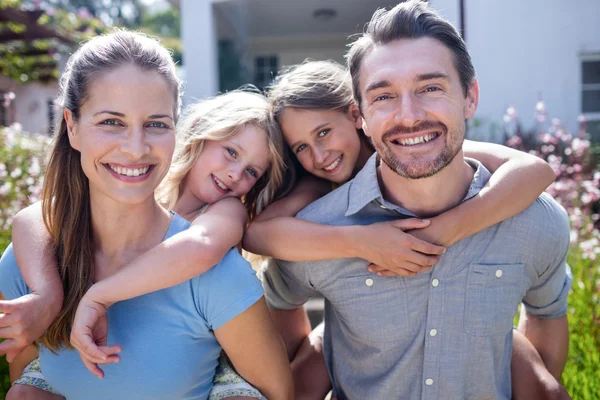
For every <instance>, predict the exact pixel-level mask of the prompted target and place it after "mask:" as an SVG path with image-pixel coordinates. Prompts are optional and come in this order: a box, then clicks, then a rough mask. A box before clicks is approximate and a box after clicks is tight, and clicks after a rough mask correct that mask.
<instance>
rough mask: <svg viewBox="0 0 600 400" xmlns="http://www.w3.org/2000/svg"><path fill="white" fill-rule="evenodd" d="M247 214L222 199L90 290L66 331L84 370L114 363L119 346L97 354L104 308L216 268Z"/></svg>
mask: <svg viewBox="0 0 600 400" xmlns="http://www.w3.org/2000/svg"><path fill="white" fill-rule="evenodd" d="M247 220H248V214H247V212H246V209H245V207H244V205H243V204H242V203H241V202H240V200H239V199H237V198H232V197H229V198H225V199H223V200H221V201H219V202H217V203H215V204H212V205H211V206H209V207H208V209H207V210H206V212H204V213H203V214H202V215H200V216H198V217H197V218H196V219H195V220H194V221H193V222H192V224H191V226H190V228H189V229H187V230H185V231H182V232H179V233H177V234H176V235H173V236H172V237H171V238H169V239H167V240H165V241H164V242H162V243H160V244H159V245H158V246H156V247H154V248H153V249H151V250H149V251H147V252H146V253H144V254H142V255H141V256H139V257H138V258H136V259H135V260H134V261H133V262H131V263H130V264H128V265H126V266H125V267H123V268H121V269H120V270H119V271H118V272H116V273H115V274H113V275H111V276H109V277H108V278H106V279H103V280H101V281H99V282H97V283H96V284H94V285H93V286H92V287H91V288H90V289H89V290H88V291H87V293H86V294H85V295H84V297H83V298H82V300H81V302H80V303H79V306H78V307H77V312H76V314H75V320H74V322H73V327H72V330H71V344H72V345H73V347H75V348H76V349H77V350H78V351H79V353H80V355H81V357H82V359H83V360H84V364H85V365H86V367H87V368H88V369H89V370H90V372H92V373H93V374H94V375H96V376H102V371H101V370H100V369H99V368H98V366H97V365H96V364H106V363H107V362H115V357H111V355H113V354H114V353H116V352H118V351H117V348H118V346H112V347H111V348H108V349H107V348H102V349H101V348H100V347H99V346H98V344H99V343H98V342H97V341H98V339H99V338H101V337H104V336H105V335H106V333H107V332H106V331H107V329H108V325H107V324H103V323H102V324H101V323H100V322H101V321H103V320H104V319H105V316H106V311H107V309H108V307H110V306H111V305H112V304H114V303H115V302H117V301H123V300H127V299H130V298H133V297H137V296H141V295H144V294H146V293H150V292H154V291H157V290H161V289H165V288H168V287H171V286H175V285H178V284H180V283H182V282H185V281H187V280H189V279H192V278H193V277H195V276H198V275H200V274H202V273H204V272H206V271H207V270H209V269H210V268H212V267H213V266H214V265H216V264H217V263H218V262H219V261H220V260H221V259H222V258H223V257H224V256H225V254H226V253H227V251H229V249H231V248H232V247H233V246H235V245H236V244H238V243H239V242H240V240H241V238H242V235H243V233H244V227H245V225H246V222H247Z"/></svg>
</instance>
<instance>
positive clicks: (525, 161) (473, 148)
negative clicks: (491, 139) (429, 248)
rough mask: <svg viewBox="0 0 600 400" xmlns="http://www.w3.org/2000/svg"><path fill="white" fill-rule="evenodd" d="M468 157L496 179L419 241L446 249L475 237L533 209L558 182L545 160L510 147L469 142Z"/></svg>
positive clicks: (425, 231)
mask: <svg viewBox="0 0 600 400" xmlns="http://www.w3.org/2000/svg"><path fill="white" fill-rule="evenodd" d="M463 149H464V152H465V156H467V157H471V158H475V159H477V160H479V161H480V162H481V163H482V164H483V165H484V166H485V167H486V168H487V169H488V170H490V172H492V173H493V174H492V176H491V178H490V180H489V181H488V183H487V184H486V185H485V187H483V188H482V189H481V191H480V192H479V193H478V194H477V195H476V196H475V197H473V198H472V199H470V200H468V201H465V202H464V203H462V204H460V205H459V206H457V207H455V208H453V209H452V210H449V211H447V212H445V213H443V214H441V215H439V216H437V217H435V218H431V225H430V226H429V227H427V228H425V229H421V230H418V231H413V232H411V234H415V235H416V236H417V237H419V238H422V239H425V240H427V241H430V242H432V243H436V244H439V245H442V246H450V245H451V244H453V243H455V242H457V241H459V240H461V239H464V238H465V237H468V236H471V235H473V234H474V233H477V232H479V231H481V230H483V229H485V228H488V227H490V226H492V225H495V224H497V223H499V222H501V221H503V220H505V219H507V218H510V217H513V216H515V215H517V214H518V213H520V212H521V211H523V210H525V209H526V208H527V207H529V206H530V205H531V204H532V203H533V202H534V201H535V199H537V198H538V196H539V195H540V194H542V192H543V191H544V190H546V188H547V187H548V186H549V185H550V184H551V183H552V182H554V178H555V175H554V171H553V170H552V168H551V167H550V166H549V165H548V164H547V163H546V162H545V161H544V160H542V159H541V158H538V157H536V156H534V155H531V154H527V153H524V152H522V151H519V150H514V149H511V148H509V147H506V146H502V145H498V144H492V143H482V142H473V141H469V140H466V141H465V144H464V147H463Z"/></svg>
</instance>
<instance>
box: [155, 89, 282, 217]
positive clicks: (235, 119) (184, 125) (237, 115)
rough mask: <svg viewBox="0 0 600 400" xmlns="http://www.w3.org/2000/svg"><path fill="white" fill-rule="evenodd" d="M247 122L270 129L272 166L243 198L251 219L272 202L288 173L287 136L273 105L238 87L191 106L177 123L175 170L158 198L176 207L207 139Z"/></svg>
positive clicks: (218, 137)
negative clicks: (284, 174)
mask: <svg viewBox="0 0 600 400" xmlns="http://www.w3.org/2000/svg"><path fill="white" fill-rule="evenodd" d="M247 125H254V126H257V127H259V128H261V129H263V130H264V131H265V132H267V139H268V145H269V154H268V155H266V156H268V157H269V159H270V166H269V169H268V170H267V171H266V172H265V173H264V174H263V176H262V177H261V178H260V179H259V180H258V181H257V182H256V184H255V185H254V187H252V189H251V190H250V191H249V192H248V193H247V194H246V195H245V196H243V197H242V199H241V200H242V202H243V203H244V205H245V206H246V209H247V210H248V215H249V217H250V220H252V219H253V218H254V217H256V216H257V215H258V214H259V213H260V212H261V211H262V210H264V209H265V207H266V206H267V205H269V204H270V203H271V202H272V201H273V199H274V197H275V193H276V192H277V190H278V188H279V187H280V186H281V183H282V180H283V173H284V162H283V158H282V153H283V137H282V134H281V131H280V130H279V127H278V125H277V124H276V123H275V121H274V119H273V117H272V114H271V106H270V105H269V103H268V101H267V99H266V98H265V97H264V96H262V95H261V94H258V93H252V92H248V91H243V90H234V91H231V92H228V93H225V94H221V95H218V96H216V97H213V98H210V99H206V100H202V101H200V102H198V103H196V104H193V105H191V106H189V107H188V109H187V112H186V113H185V115H184V116H183V117H182V118H181V121H180V123H179V124H178V126H177V132H178V135H179V138H178V139H179V140H178V146H177V149H176V150H175V156H174V160H173V163H172V165H171V169H170V170H169V173H168V175H167V177H166V178H165V180H164V181H163V183H162V184H161V186H160V187H159V190H158V199H159V201H161V202H162V203H163V204H165V205H166V207H168V208H173V206H174V205H175V203H176V202H177V200H179V197H180V196H181V194H182V191H183V185H184V184H185V183H186V182H185V177H186V176H187V173H188V172H189V171H190V169H191V168H192V166H193V165H194V163H195V162H196V160H197V159H198V156H199V155H200V153H201V152H202V149H203V148H204V141H206V140H226V139H229V138H231V137H233V136H234V135H235V134H237V133H238V132H240V130H241V129H243V128H244V127H245V126H247Z"/></svg>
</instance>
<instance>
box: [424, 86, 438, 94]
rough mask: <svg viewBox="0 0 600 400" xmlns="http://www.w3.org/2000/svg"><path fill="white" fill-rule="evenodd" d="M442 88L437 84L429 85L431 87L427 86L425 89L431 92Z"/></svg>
mask: <svg viewBox="0 0 600 400" xmlns="http://www.w3.org/2000/svg"><path fill="white" fill-rule="evenodd" d="M440 90H441V89H440V88H439V87H437V86H429V87H427V88H425V91H426V92H429V93H433V92H439V91H440Z"/></svg>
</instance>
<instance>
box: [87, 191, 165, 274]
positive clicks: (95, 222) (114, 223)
mask: <svg viewBox="0 0 600 400" xmlns="http://www.w3.org/2000/svg"><path fill="white" fill-rule="evenodd" d="M91 198H92V199H91V213H92V230H93V236H94V248H95V254H94V257H95V261H96V280H98V279H103V278H105V277H106V276H109V275H111V274H112V273H114V272H115V271H116V270H118V269H119V268H120V267H122V266H123V265H126V264H127V263H129V262H131V261H133V260H134V259H135V258H136V257H138V256H139V255H140V254H143V253H144V252H146V251H148V250H149V249H151V248H153V247H154V246H156V245H158V244H159V243H160V242H161V241H162V240H163V238H164V236H165V234H166V232H167V230H168V229H169V225H170V222H171V215H170V214H169V212H168V211H167V210H165V209H164V208H163V207H161V206H160V205H159V204H158V203H157V202H156V200H154V198H153V197H152V198H149V199H148V200H147V201H145V202H143V203H140V204H135V205H131V204H122V203H116V202H115V201H114V200H112V199H109V198H106V197H100V196H91Z"/></svg>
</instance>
